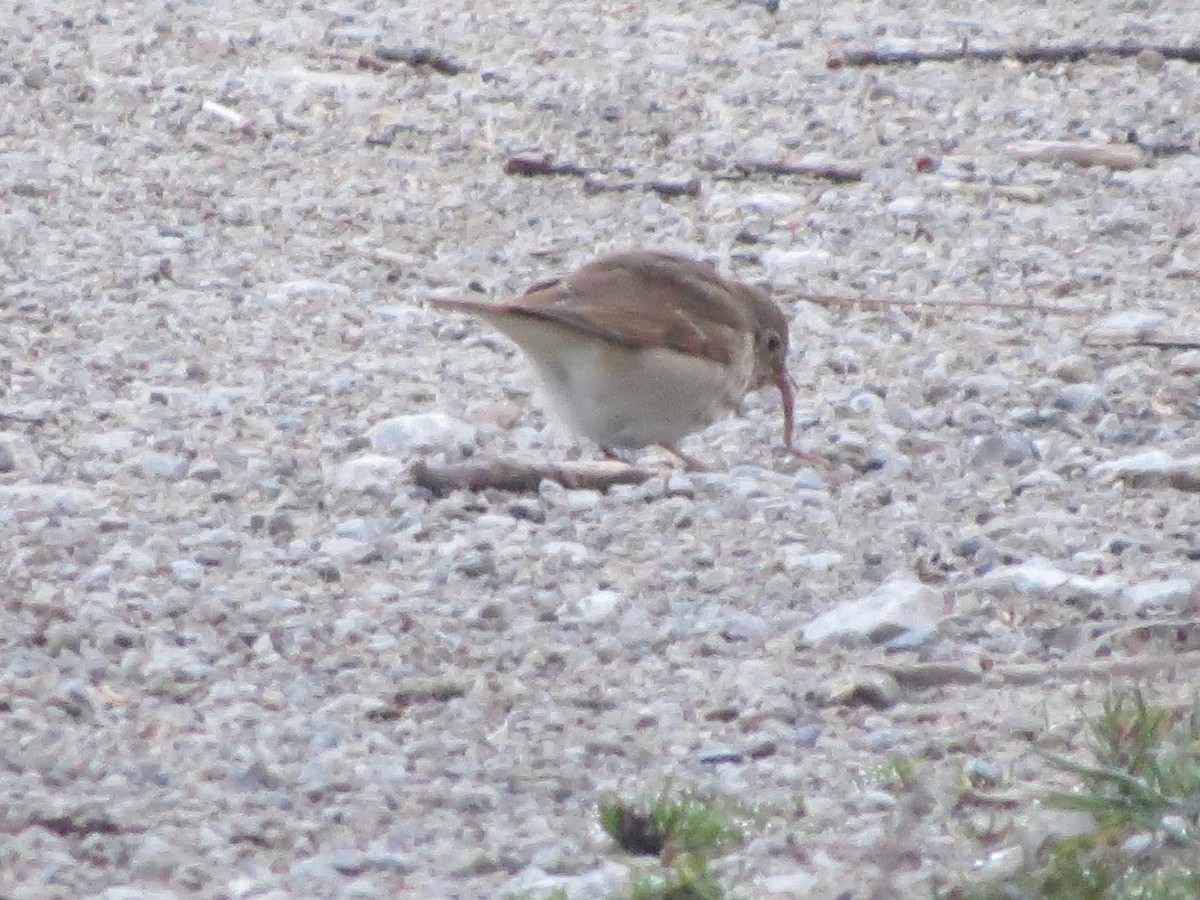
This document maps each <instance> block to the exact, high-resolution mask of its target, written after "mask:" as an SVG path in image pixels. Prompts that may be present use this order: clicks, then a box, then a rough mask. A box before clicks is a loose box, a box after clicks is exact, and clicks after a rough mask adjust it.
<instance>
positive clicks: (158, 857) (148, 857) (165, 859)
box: [129, 834, 180, 881]
mask: <svg viewBox="0 0 1200 900" xmlns="http://www.w3.org/2000/svg"><path fill="white" fill-rule="evenodd" d="M179 863H180V855H179V853H178V851H176V849H175V848H174V847H172V846H171V845H170V844H169V843H167V842H166V841H165V840H163V839H162V838H161V837H158V836H157V835H155V834H147V835H146V836H145V837H144V838H142V840H141V842H140V843H139V844H138V847H137V849H136V850H135V851H134V852H133V856H132V858H131V859H130V861H129V865H130V867H131V868H132V869H133V870H134V871H135V872H137V873H138V874H139V875H144V876H146V877H148V878H153V879H161V880H162V881H167V880H168V879H170V877H171V875H172V874H173V873H174V871H175V870H176V869H177V868H178V867H179Z"/></svg>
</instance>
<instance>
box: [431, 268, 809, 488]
mask: <svg viewBox="0 0 1200 900" xmlns="http://www.w3.org/2000/svg"><path fill="white" fill-rule="evenodd" d="M432 302H433V303H434V304H436V305H437V306H440V307H442V308H444V309H452V310H456V311H458V312H463V313H467V314H468V315H472V316H476V317H478V318H480V319H483V320H484V321H486V322H489V323H490V324H491V325H493V326H494V327H495V328H496V329H497V330H499V331H500V332H502V333H503V334H505V335H506V336H508V337H509V338H511V339H512V340H513V341H515V342H516V343H517V344H518V345H519V346H520V347H521V349H522V350H524V351H525V355H526V356H527V357H528V358H529V361H530V362H532V363H533V366H534V368H535V369H536V370H537V372H538V375H539V376H540V377H541V380H542V382H543V383H544V385H545V388H546V393H547V394H548V397H549V401H550V405H551V408H552V409H553V411H554V412H556V413H557V414H558V415H559V416H560V417H561V418H563V419H564V420H565V421H566V422H567V423H568V424H570V425H571V426H572V427H573V428H574V429H575V430H576V431H578V432H580V433H581V434H584V435H586V436H587V437H589V438H591V439H592V440H593V441H595V442H596V443H597V444H599V445H600V447H601V448H602V449H603V450H604V453H605V455H606V456H608V457H610V458H611V457H614V456H615V454H614V453H613V450H614V449H616V448H639V447H646V446H650V445H658V446H661V447H664V448H665V449H667V450H669V451H670V452H671V453H673V454H675V456H677V457H679V458H680V459H681V460H683V462H684V463H685V464H686V465H687V466H688V468H693V469H698V468H703V466H702V465H701V464H700V463H699V462H697V461H696V460H694V459H692V458H691V457H689V456H687V455H686V454H684V453H683V452H681V451H680V450H679V448H678V446H677V443H678V441H680V440H681V439H682V438H683V437H685V436H686V435H689V434H691V433H693V432H696V431H699V430H701V429H703V428H707V427H708V426H709V425H711V424H712V423H713V422H715V421H716V420H717V419H718V418H720V417H721V416H723V415H725V414H726V413H727V412H729V411H730V410H732V409H734V408H735V407H736V406H737V405H738V403H739V402H740V401H741V399H742V397H743V396H745V395H746V394H747V393H748V392H750V391H754V390H758V389H759V388H763V387H767V386H768V385H775V386H776V387H778V388H779V391H780V393H781V394H782V395H783V437H784V443H785V444H786V445H787V447H788V449H789V450H792V452H793V453H796V454H797V455H798V456H801V457H803V458H807V459H813V458H814V457H813V455H812V454H806V453H800V452H799V451H797V450H795V448H793V446H792V420H793V412H792V405H793V400H792V381H791V378H790V376H789V375H788V372H787V355H788V326H787V320H786V319H785V318H784V316H783V313H782V311H780V309H779V307H778V306H776V305H775V303H774V302H773V301H771V300H770V299H769V298H768V297H767V296H766V294H764V293H763V292H762V291H760V290H758V289H757V288H753V287H750V286H749V285H745V284H740V283H739V282H736V281H732V280H730V279H728V278H722V277H721V276H720V275H719V274H718V273H717V271H716V270H715V269H714V268H712V267H711V266H708V265H705V264H703V263H699V262H695V261H693V260H690V259H687V258H685V257H682V256H676V255H674V254H670V253H657V252H630V253H618V254H616V255H614V256H607V257H603V258H601V259H598V260H595V261H594V262H590V263H588V264H587V265H585V266H584V267H583V268H581V269H579V270H577V271H575V272H573V273H571V274H570V275H565V276H563V277H561V278H555V279H552V280H550V281H543V282H541V283H539V284H535V285H534V286H533V287H531V288H530V289H529V290H528V291H527V292H526V293H525V295H524V296H522V297H518V298H517V299H515V300H510V301H508V302H507V303H498V304H497V303H488V302H484V301H478V300H459V299H453V300H451V299H446V300H433V301H432Z"/></svg>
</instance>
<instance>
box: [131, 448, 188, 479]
mask: <svg viewBox="0 0 1200 900" xmlns="http://www.w3.org/2000/svg"><path fill="white" fill-rule="evenodd" d="M134 465H135V468H136V469H137V471H138V473H139V474H141V475H142V476H144V477H147V478H161V479H163V480H164V481H181V480H183V479H184V478H186V477H187V474H188V465H189V463H188V459H187V457H185V456H178V455H176V454H173V453H154V452H147V453H143V454H141V455H140V456H138V457H137V459H136V460H135V463H134Z"/></svg>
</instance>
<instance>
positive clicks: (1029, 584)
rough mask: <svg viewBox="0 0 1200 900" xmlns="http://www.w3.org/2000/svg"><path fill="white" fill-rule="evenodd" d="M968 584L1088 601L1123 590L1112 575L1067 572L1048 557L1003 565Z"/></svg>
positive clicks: (982, 588)
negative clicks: (1097, 575)
mask: <svg viewBox="0 0 1200 900" xmlns="http://www.w3.org/2000/svg"><path fill="white" fill-rule="evenodd" d="M964 586H965V587H969V588H971V589H975V590H979V591H983V592H987V593H993V594H1005V593H1015V594H1022V595H1026V596H1030V597H1038V598H1050V599H1056V600H1060V601H1063V602H1068V603H1071V602H1074V603H1087V602H1091V601H1096V600H1111V599H1113V598H1115V597H1117V596H1118V595H1119V594H1120V593H1121V587H1122V586H1121V583H1120V582H1119V581H1118V580H1117V579H1116V578H1114V577H1112V576H1099V577H1097V578H1089V577H1087V576H1085V575H1077V574H1075V573H1073V572H1066V571H1064V570H1062V569H1060V568H1058V567H1057V566H1055V565H1054V564H1053V563H1051V562H1050V561H1048V560H1045V559H1031V560H1029V561H1027V562H1023V563H1021V564H1019V565H1015V566H1002V567H1000V568H997V569H993V570H992V571H991V572H988V573H987V574H986V575H983V576H981V577H980V578H977V579H975V581H973V582H968V583H967V585H964Z"/></svg>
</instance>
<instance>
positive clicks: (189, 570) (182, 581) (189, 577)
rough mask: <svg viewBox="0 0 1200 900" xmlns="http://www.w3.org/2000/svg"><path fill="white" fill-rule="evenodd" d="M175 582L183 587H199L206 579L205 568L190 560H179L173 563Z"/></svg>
mask: <svg viewBox="0 0 1200 900" xmlns="http://www.w3.org/2000/svg"><path fill="white" fill-rule="evenodd" d="M171 572H172V574H173V575H174V576H175V582H176V583H177V584H179V585H181V586H183V587H192V588H194V587H199V586H200V582H201V580H202V579H203V577H204V567H203V566H201V565H200V564H199V563H198V562H195V561H193V560H190V559H177V560H175V562H173V563H171Z"/></svg>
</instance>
